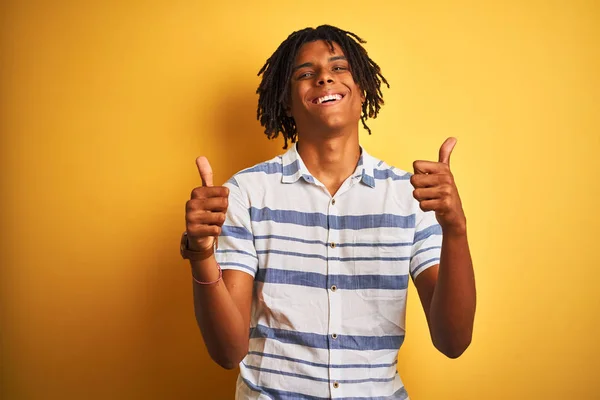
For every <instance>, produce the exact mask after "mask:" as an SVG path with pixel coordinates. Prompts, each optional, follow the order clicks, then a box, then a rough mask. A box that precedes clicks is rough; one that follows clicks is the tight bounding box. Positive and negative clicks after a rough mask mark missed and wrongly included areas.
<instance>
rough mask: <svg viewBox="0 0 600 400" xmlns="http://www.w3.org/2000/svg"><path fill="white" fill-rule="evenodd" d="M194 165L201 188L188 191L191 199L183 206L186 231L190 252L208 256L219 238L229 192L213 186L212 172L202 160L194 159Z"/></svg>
mask: <svg viewBox="0 0 600 400" xmlns="http://www.w3.org/2000/svg"><path fill="white" fill-rule="evenodd" d="M196 165H197V167H198V172H199V173H200V179H201V180H202V186H200V187H197V188H195V189H194V190H192V195H191V197H190V199H189V200H188V201H187V202H186V204H185V222H186V231H187V235H188V243H189V248H190V250H192V251H198V252H203V251H207V252H208V251H211V250H212V248H213V246H214V244H215V240H216V238H217V237H218V236H219V235H220V234H221V227H222V226H223V223H224V222H225V215H226V212H227V206H228V196H229V189H228V188H226V187H224V186H213V172H212V168H211V167H210V164H209V163H208V160H207V159H206V157H198V158H197V159H196Z"/></svg>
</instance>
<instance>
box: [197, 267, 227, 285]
mask: <svg viewBox="0 0 600 400" xmlns="http://www.w3.org/2000/svg"><path fill="white" fill-rule="evenodd" d="M217 268H219V278H217V280H215V281H212V282H202V281H199V280H198V279H196V277H195V276H194V273H193V272H192V278H193V279H194V282H196V283H197V284H199V285H212V284H215V283H217V282H219V281H220V280H221V279H223V270H222V269H221V266H220V265H219V263H217Z"/></svg>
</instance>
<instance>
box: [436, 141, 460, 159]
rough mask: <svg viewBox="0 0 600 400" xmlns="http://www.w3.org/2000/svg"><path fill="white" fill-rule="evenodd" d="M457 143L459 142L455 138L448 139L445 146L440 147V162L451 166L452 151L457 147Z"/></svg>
mask: <svg viewBox="0 0 600 400" xmlns="http://www.w3.org/2000/svg"><path fill="white" fill-rule="evenodd" d="M457 141H458V140H457V139H456V138H453V137H449V138H448V139H446V141H445V142H444V144H442V147H440V156H439V162H441V163H444V164H446V165H450V155H451V154H452V150H453V149H454V146H456V142H457Z"/></svg>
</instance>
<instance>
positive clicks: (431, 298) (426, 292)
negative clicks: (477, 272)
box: [415, 234, 476, 358]
mask: <svg viewBox="0 0 600 400" xmlns="http://www.w3.org/2000/svg"><path fill="white" fill-rule="evenodd" d="M442 240H443V241H442V254H441V261H440V265H439V266H438V265H435V266H433V267H430V268H428V269H426V270H425V271H423V272H422V273H421V274H419V275H418V276H417V278H416V279H415V286H416V288H417V291H418V293H419V297H420V299H421V304H422V305H423V310H424V311H425V316H426V317H427V323H428V325H429V332H430V334H431V339H432V341H433V344H434V346H435V347H436V348H437V349H438V350H439V351H441V352H442V353H444V354H445V355H446V356H448V357H450V358H457V357H459V356H460V355H461V354H462V353H463V352H464V351H465V350H466V349H467V347H468V346H469V344H470V343H471V337H472V335H473V322H474V318H475V303H476V301H475V277H474V274H473V265H472V262H471V255H470V253H469V245H468V242H467V237H466V234H465V235H462V236H456V237H454V236H450V235H444V237H443V239H442Z"/></svg>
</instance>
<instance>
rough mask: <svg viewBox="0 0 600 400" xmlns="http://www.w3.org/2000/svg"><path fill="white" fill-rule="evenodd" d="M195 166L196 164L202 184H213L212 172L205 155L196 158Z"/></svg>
mask: <svg viewBox="0 0 600 400" xmlns="http://www.w3.org/2000/svg"><path fill="white" fill-rule="evenodd" d="M196 166H198V172H200V179H202V186H212V185H213V172H212V168H211V167H210V163H209V162H208V159H207V158H206V157H203V156H202V157H198V158H196Z"/></svg>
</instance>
